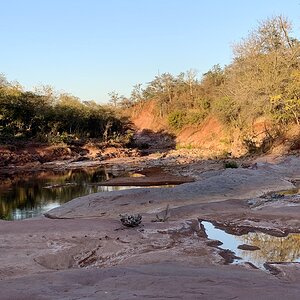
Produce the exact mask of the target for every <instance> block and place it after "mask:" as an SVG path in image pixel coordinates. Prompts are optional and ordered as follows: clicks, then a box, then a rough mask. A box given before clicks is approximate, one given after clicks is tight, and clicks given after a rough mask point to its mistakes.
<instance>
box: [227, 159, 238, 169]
mask: <svg viewBox="0 0 300 300" xmlns="http://www.w3.org/2000/svg"><path fill="white" fill-rule="evenodd" d="M238 167H239V166H238V164H237V162H235V161H234V160H230V161H225V162H224V168H225V169H237V168H238Z"/></svg>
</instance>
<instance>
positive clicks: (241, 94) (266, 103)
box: [114, 16, 300, 149]
mask: <svg viewBox="0 0 300 300" xmlns="http://www.w3.org/2000/svg"><path fill="white" fill-rule="evenodd" d="M114 96H115V95H114ZM114 100H116V97H114ZM149 100H151V101H155V103H156V107H157V115H158V116H160V117H162V118H164V119H165V120H167V122H168V124H169V126H170V128H171V129H173V130H174V131H175V132H176V131H179V130H180V129H182V128H183V127H185V126H189V125H201V124H202V123H203V122H204V120H205V119H206V118H207V117H208V116H213V117H217V118H218V120H219V121H221V122H222V123H223V125H224V126H225V127H226V128H231V129H234V130H239V131H240V132H241V133H242V135H243V138H244V139H245V143H248V146H249V149H250V148H251V147H252V146H253V145H252V139H253V136H251V128H252V127H253V125H254V124H255V122H257V120H263V122H264V123H265V125H266V126H265V131H266V132H267V136H268V138H273V137H275V136H276V135H278V134H280V132H281V131H283V130H284V128H286V126H288V125H293V124H295V125H296V126H299V125H300V42H299V40H298V39H296V38H294V37H293V34H292V25H291V23H290V22H289V21H288V20H287V19H286V18H285V17H283V16H277V17H274V18H271V19H268V20H266V21H264V22H261V23H260V24H259V26H258V28H257V29H255V30H254V31H253V32H251V33H250V34H249V36H248V37H247V38H245V39H244V40H242V41H241V42H240V43H237V44H236V45H234V47H233V60H232V62H231V63H230V64H229V65H227V66H224V67H221V66H220V65H215V66H213V67H212V68H211V69H210V70H209V71H208V72H206V73H205V74H203V76H202V78H201V79H198V77H197V72H196V71H195V70H189V71H187V72H185V73H180V74H179V75H177V76H174V75H172V74H170V73H164V74H159V75H157V76H155V78H154V79H153V80H152V81H151V82H149V83H147V84H146V85H145V86H143V85H141V84H138V85H136V86H135V87H134V89H133V90H132V93H131V97H129V98H125V97H120V98H119V102H118V105H119V106H120V107H123V108H124V107H128V108H129V107H134V108H135V109H137V108H138V107H143V105H145V103H147V101H149ZM115 103H116V101H115ZM146 105H147V104H146Z"/></svg>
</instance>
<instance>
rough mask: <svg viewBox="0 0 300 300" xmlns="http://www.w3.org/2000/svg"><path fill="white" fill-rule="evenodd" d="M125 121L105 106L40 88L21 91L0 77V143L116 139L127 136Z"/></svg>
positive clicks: (105, 140) (15, 85) (46, 87)
mask: <svg viewBox="0 0 300 300" xmlns="http://www.w3.org/2000/svg"><path fill="white" fill-rule="evenodd" d="M129 128H130V126H129V121H128V120H127V119H126V118H124V117H120V116H118V115H117V114H116V112H115V111H114V110H113V109H111V108H110V107H109V106H102V105H99V104H97V103H95V102H93V101H89V102H82V101H80V99H79V98H77V97H74V96H72V95H70V94H66V93H62V94H58V93H56V92H55V91H54V90H53V89H52V88H50V87H48V86H44V87H42V88H39V89H36V91H35V92H28V91H24V90H23V89H22V87H21V86H20V85H19V84H18V83H10V82H8V81H7V80H6V79H5V77H4V76H1V77H0V141H1V142H2V143H4V142H7V141H10V142H11V141H15V140H35V141H39V142H50V143H58V142H67V141H69V140H76V139H99V140H101V141H104V142H107V141H109V140H110V139H114V140H118V139H120V138H121V137H123V136H125V135H126V134H127V133H128V130H129Z"/></svg>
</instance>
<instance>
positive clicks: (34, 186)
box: [0, 168, 134, 220]
mask: <svg viewBox="0 0 300 300" xmlns="http://www.w3.org/2000/svg"><path fill="white" fill-rule="evenodd" d="M109 176H110V175H109V174H108V173H107V172H106V171H105V169H103V168H101V169H86V170H68V171H65V172H59V173H54V172H40V173H39V174H38V175H35V176H30V177H23V178H20V179H18V180H15V181H14V183H13V184H12V185H10V186H0V218H2V219H6V220H20V219H26V218H32V217H36V216H39V215H42V214H43V213H45V212H46V211H48V210H50V209H52V208H55V207H57V206H60V205H61V204H63V203H66V202H68V201H70V200H71V199H74V198H76V197H80V196H84V195H88V194H91V193H97V192H107V191H114V190H122V189H129V188H134V187H130V186H127V187H124V186H114V187H112V186H97V183H98V182H103V181H104V180H106V179H108V178H109Z"/></svg>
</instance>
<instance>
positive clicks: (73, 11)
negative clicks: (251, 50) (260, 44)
mask: <svg viewBox="0 0 300 300" xmlns="http://www.w3.org/2000/svg"><path fill="white" fill-rule="evenodd" d="M279 14H283V15H284V16H286V17H288V18H289V20H290V21H291V22H292V23H293V24H294V36H296V37H298V38H299V36H300V34H299V33H300V0H206V1H205V0H9V1H8V0H0V73H2V74H4V75H5V76H6V78H7V79H8V80H9V81H18V82H19V83H20V84H21V85H22V86H24V88H25V89H26V90H31V89H33V88H34V87H37V86H41V85H50V86H52V87H54V88H55V89H56V90H58V91H60V92H68V93H71V94H73V95H74V96H77V97H79V98H80V99H82V100H83V101H86V100H94V101H96V102H98V103H104V102H107V101H108V99H109V96H108V93H110V92H112V91H116V92H118V93H119V94H122V95H125V96H129V95H130V92H131V90H132V88H133V86H134V85H135V84H138V83H142V84H146V83H147V82H150V81H151V80H153V79H154V77H155V76H156V75H158V74H162V73H164V72H169V73H171V74H173V75H177V74H179V73H180V72H184V71H187V70H189V69H195V70H197V71H198V74H199V77H201V74H203V73H205V72H207V71H208V70H209V69H210V68H211V67H212V66H213V65H215V64H220V65H221V66H224V65H226V64H229V63H230V62H231V60H232V45H233V44H234V43H236V42H239V41H241V39H242V38H245V37H247V35H248V34H249V32H250V31H251V30H253V29H255V28H256V27H257V26H258V23H259V21H262V20H265V19H267V18H269V17H272V16H276V15H279Z"/></svg>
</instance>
